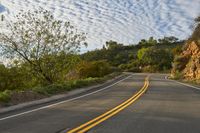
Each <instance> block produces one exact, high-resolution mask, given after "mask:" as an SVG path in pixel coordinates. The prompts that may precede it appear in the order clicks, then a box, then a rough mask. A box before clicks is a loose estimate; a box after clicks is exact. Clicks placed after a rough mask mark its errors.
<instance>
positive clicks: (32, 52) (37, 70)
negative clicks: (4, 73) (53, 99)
mask: <svg viewBox="0 0 200 133" xmlns="http://www.w3.org/2000/svg"><path fill="white" fill-rule="evenodd" d="M6 24H7V25H6V29H7V30H6V31H5V30H1V32H0V48H1V51H2V52H3V54H5V55H6V57H8V58H9V59H10V60H12V59H13V57H14V58H15V59H17V60H19V61H20V62H23V63H26V64H28V65H29V66H30V67H29V68H30V69H31V72H34V75H36V77H37V78H39V79H40V80H45V81H46V82H47V83H48V84H52V83H55V82H56V81H55V79H57V78H58V76H57V74H58V73H60V71H61V69H63V68H64V69H65V68H67V67H68V66H70V65H71V60H70V61H68V60H65V59H68V57H67V56H68V55H69V56H70V57H72V56H71V55H72V54H73V55H74V54H76V53H77V52H78V51H79V50H80V47H81V46H82V45H86V43H85V39H86V35H85V33H80V32H78V30H77V29H75V28H74V27H73V26H72V25H71V24H70V22H64V21H60V20H56V19H55V18H54V16H53V15H52V13H51V12H49V11H47V10H43V9H39V10H37V11H27V12H23V11H22V12H20V13H19V14H18V15H16V17H15V19H14V20H13V21H7V22H6ZM63 59H64V60H63ZM57 80H59V79H57Z"/></svg>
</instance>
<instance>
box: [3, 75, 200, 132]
mask: <svg viewBox="0 0 200 133" xmlns="http://www.w3.org/2000/svg"><path fill="white" fill-rule="evenodd" d="M149 76H150V77H149ZM165 76H166V75H162V74H133V75H131V76H129V77H128V78H126V79H124V80H122V81H120V82H119V83H117V84H114V85H111V86H110V87H108V88H105V87H104V88H100V89H103V90H102V91H99V92H97V93H91V94H86V95H84V96H81V97H80V96H79V97H78V98H75V99H74V100H71V101H70V100H69V101H65V102H62V103H59V104H55V105H52V106H51V105H50V106H49V107H45V108H43V109H39V110H37V107H35V108H34V107H33V108H29V109H25V110H20V111H16V112H10V113H8V114H0V133H67V132H69V133H73V132H88V133H200V90H198V89H194V88H191V87H188V86H185V85H182V84H179V83H177V82H174V81H170V80H166V79H165ZM148 77H149V78H148ZM35 109H36V110H35ZM27 111H29V112H27ZM21 113H22V114H21ZM19 114H20V115H19Z"/></svg>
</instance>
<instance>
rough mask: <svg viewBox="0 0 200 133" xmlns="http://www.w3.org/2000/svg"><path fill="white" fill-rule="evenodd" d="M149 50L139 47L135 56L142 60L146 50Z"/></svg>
mask: <svg viewBox="0 0 200 133" xmlns="http://www.w3.org/2000/svg"><path fill="white" fill-rule="evenodd" d="M148 50H149V48H141V49H140V50H139V51H138V53H137V57H138V59H139V60H143V59H144V56H145V54H146V53H147V51H148Z"/></svg>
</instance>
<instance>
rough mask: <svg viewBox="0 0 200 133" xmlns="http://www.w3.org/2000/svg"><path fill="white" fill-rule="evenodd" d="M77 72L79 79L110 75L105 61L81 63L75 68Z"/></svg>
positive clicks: (109, 67)
mask: <svg viewBox="0 0 200 133" xmlns="http://www.w3.org/2000/svg"><path fill="white" fill-rule="evenodd" d="M77 71H78V73H79V75H80V77H81V78H88V77H93V78H94V77H103V76H105V75H107V74H109V73H111V66H110V65H109V64H108V63H107V62H106V61H105V60H100V61H93V62H86V61H83V62H81V63H80V64H79V65H78V66H77Z"/></svg>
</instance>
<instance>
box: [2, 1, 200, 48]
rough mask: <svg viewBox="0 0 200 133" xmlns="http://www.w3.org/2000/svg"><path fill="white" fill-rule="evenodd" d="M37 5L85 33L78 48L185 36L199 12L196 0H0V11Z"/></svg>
mask: <svg viewBox="0 0 200 133" xmlns="http://www.w3.org/2000/svg"><path fill="white" fill-rule="evenodd" d="M38 7H43V8H45V9H47V10H50V11H52V13H53V14H54V15H55V17H56V18H58V19H62V20H66V21H70V22H71V23H72V24H73V25H74V26H76V27H77V28H78V29H79V30H80V31H83V32H85V33H87V34H88V35H87V36H88V39H87V42H88V47H87V49H86V48H82V52H84V51H87V50H93V49H96V48H101V47H102V46H103V45H104V44H105V42H106V41H109V40H114V41H117V42H120V43H124V44H133V43H137V42H138V41H139V40H141V39H147V38H149V37H150V36H153V37H155V38H160V37H164V36H176V37H178V38H180V39H185V38H187V37H188V36H189V35H190V34H191V32H192V27H193V25H194V21H193V20H194V18H195V17H197V16H198V15H200V0H1V6H0V12H1V13H4V14H6V17H8V18H9V19H12V17H13V16H14V15H15V14H16V13H17V12H18V11H19V10H28V9H37V8H38Z"/></svg>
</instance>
